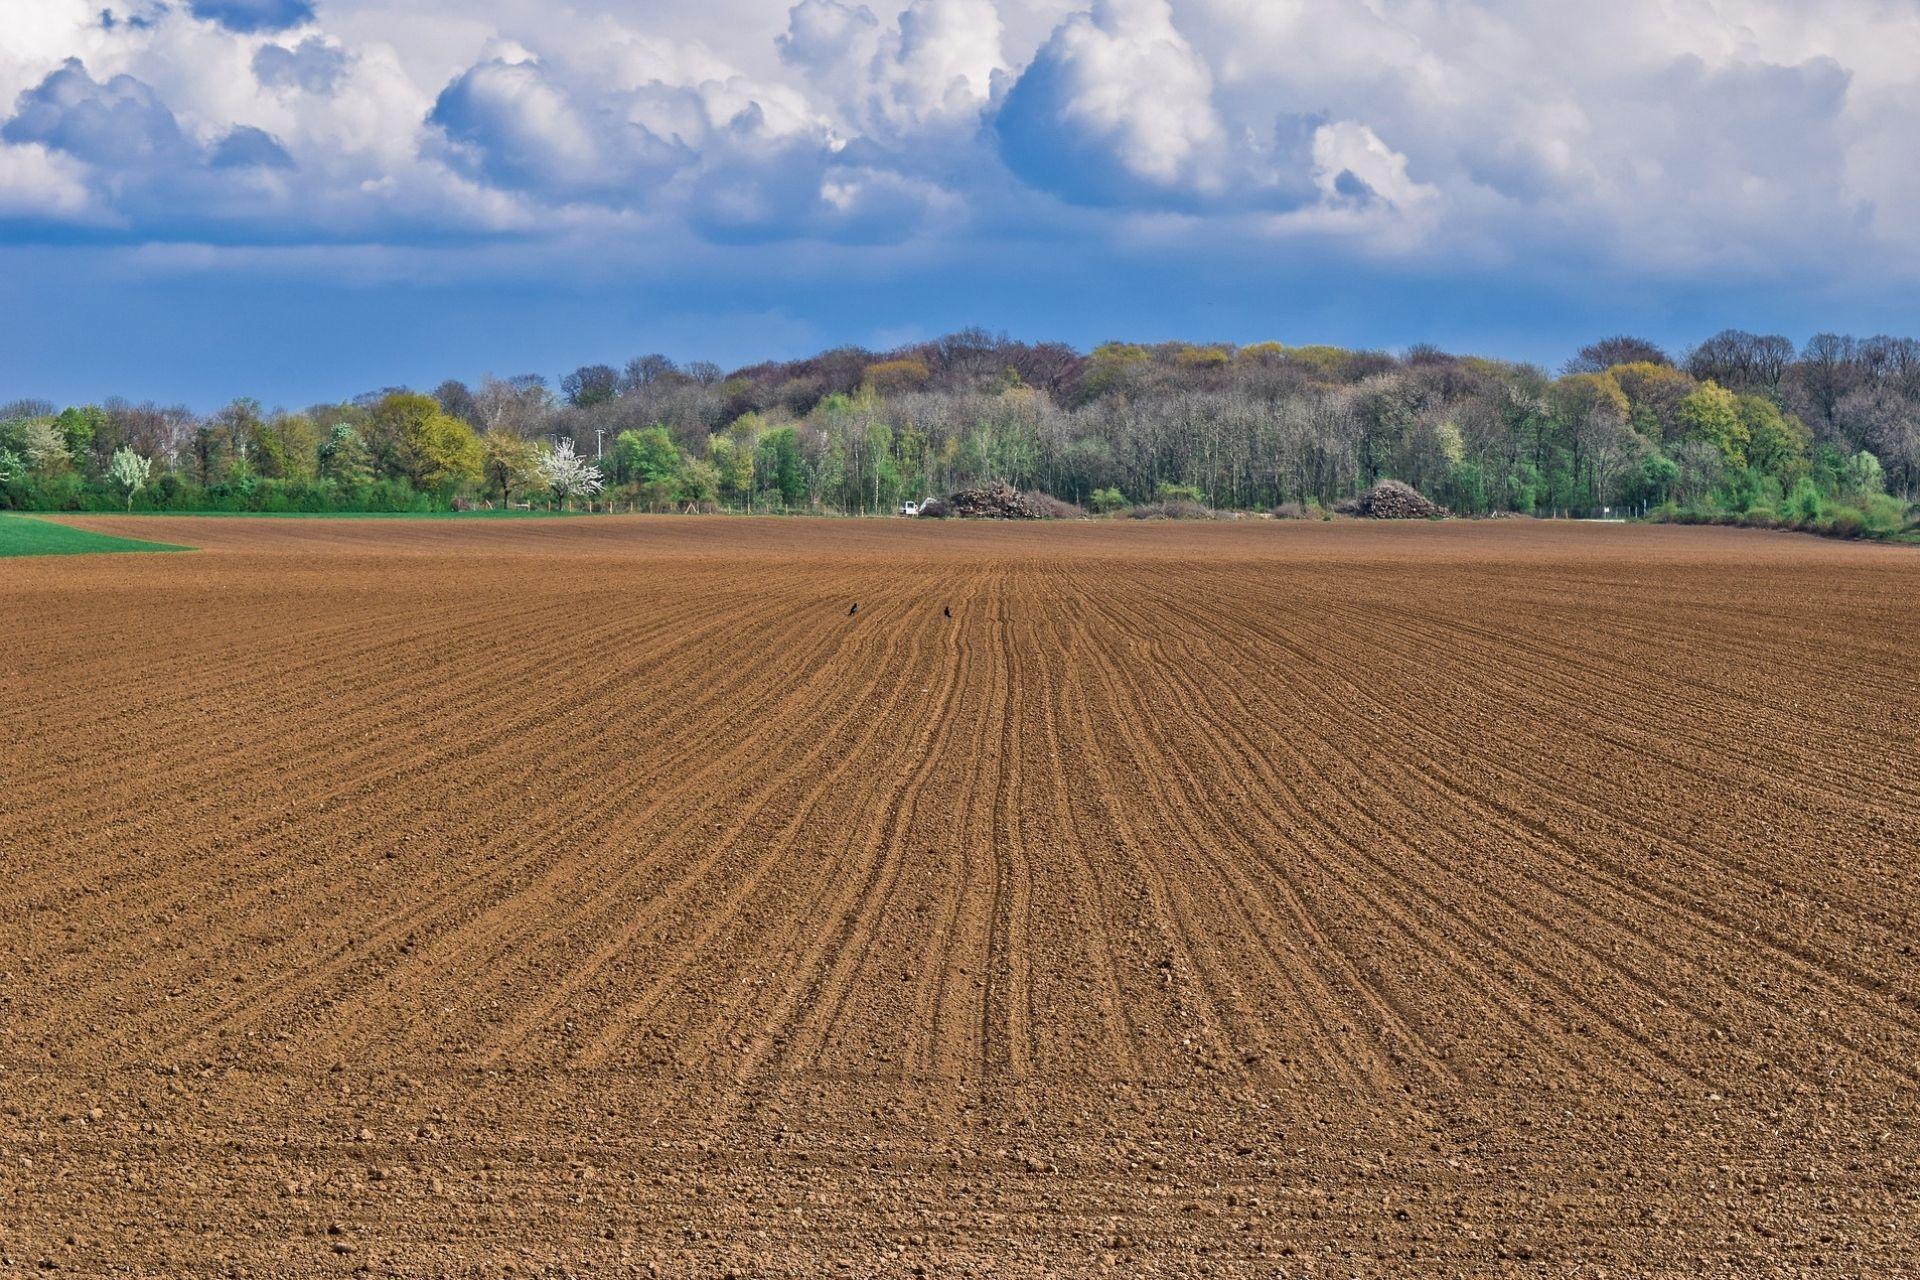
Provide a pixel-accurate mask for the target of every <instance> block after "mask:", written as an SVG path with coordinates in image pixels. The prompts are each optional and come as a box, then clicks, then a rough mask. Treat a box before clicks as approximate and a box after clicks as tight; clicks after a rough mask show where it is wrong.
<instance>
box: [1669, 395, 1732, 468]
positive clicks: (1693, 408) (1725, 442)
mask: <svg viewBox="0 0 1920 1280" xmlns="http://www.w3.org/2000/svg"><path fill="white" fill-rule="evenodd" d="M1675 416H1676V419H1677V421H1678V422H1679V425H1680V434H1681V436H1682V438H1684V439H1688V440H1703V441H1705V442H1706V443H1708V444H1710V445H1712V446H1713V447H1714V448H1715V449H1718V450H1719V451H1720V457H1721V458H1722V459H1723V460H1724V461H1725V462H1726V464H1727V465H1728V466H1729V467H1736V468H1739V467H1745V466H1746V465H1747V424H1746V423H1744V422H1742V421H1741V419H1740V402H1739V400H1738V398H1737V397H1735V396H1734V394H1733V392H1731V391H1728V390H1727V389H1726V388H1725V387H1723V386H1721V385H1720V384H1719V383H1717V382H1715V381H1713V380H1712V379H1711V378H1709V379H1708V380H1707V381H1706V382H1703V383H1701V384H1700V386H1699V387H1697V388H1695V389H1694V390H1693V391H1692V392H1691V393H1690V394H1689V395H1688V396H1687V398H1686V399H1684V400H1682V401H1681V402H1680V407H1679V410H1678V412H1677V414H1676V415H1675Z"/></svg>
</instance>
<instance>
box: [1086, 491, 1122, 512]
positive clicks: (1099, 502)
mask: <svg viewBox="0 0 1920 1280" xmlns="http://www.w3.org/2000/svg"><path fill="white" fill-rule="evenodd" d="M1091 501H1092V503H1093V509H1094V510H1095V511H1098V512H1099V513H1100V514H1101V515H1103V516H1104V515H1109V514H1111V513H1113V512H1115V511H1119V510H1121V509H1123V508H1124V507H1125V506H1126V505H1127V495H1126V494H1124V493H1122V492H1120V491H1119V490H1118V489H1115V488H1111V487H1109V488H1106V489H1095V490H1094V491H1093V495H1092V498H1091Z"/></svg>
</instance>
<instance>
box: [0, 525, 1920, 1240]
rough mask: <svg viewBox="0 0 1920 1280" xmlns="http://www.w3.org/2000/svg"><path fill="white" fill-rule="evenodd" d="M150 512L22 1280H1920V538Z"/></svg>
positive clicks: (22, 932)
mask: <svg viewBox="0 0 1920 1280" xmlns="http://www.w3.org/2000/svg"><path fill="white" fill-rule="evenodd" d="M83 523H85V524H86V525H87V527H90V528H95V529H98V530H101V531H104V532H109V533H121V534H125V535H127V536H131V537H138V538H144V539H149V540H158V541H162V542H169V543H181V544H186V545H189V546H194V547H198V548H201V550H199V551H197V552H194V553H192V554H187V555H172V556H138V557H133V556H99V557H86V558H73V559H65V560H59V561H30V560H15V561H8V562H6V563H5V564H4V565H0V616H4V618H5V620H6V622H5V631H4V644H3V646H0V744H3V745H4V754H3V755H0V1273H6V1272H9V1271H15V1272H19V1273H22V1274H25V1273H38V1272H41V1271H55V1272H59V1271H69V1272H75V1273H80V1274H85V1275H109V1274H143V1275H164V1276H197V1275H243V1276H296V1275H297V1276H305V1275H330V1274H353V1273H356V1272H363V1273H368V1274H375V1275H407V1276H413V1275H502V1274H508V1273H513V1274H520V1275H528V1274H532V1275H618V1274H634V1273H640V1274H646V1273H647V1272H648V1269H649V1268H650V1267H652V1268H655V1269H657V1272H658V1273H659V1274H663V1275H713V1276H718V1275H725V1274H734V1275H738V1276H742V1277H753V1276H817V1275H847V1276H869V1275H884V1276H893V1275H903V1276H904V1275H916V1274H922V1273H925V1274H931V1275H953V1274H975V1273H985V1272H989V1271H990V1272H991V1273H992V1274H993V1275H995V1276H1008V1277H1027V1276H1041V1275H1082V1274H1097V1273H1102V1272H1109V1271H1110V1272H1113V1273H1117V1274H1124V1275H1159V1276H1189V1275H1208V1274H1210V1275H1216V1276H1275V1277H1297V1276H1329V1277H1333V1276H1337V1277H1347V1276H1424V1275H1435V1276H1454V1275H1458V1276H1484V1275H1491V1274H1507V1273H1513V1274H1528V1275H1541V1276H1556V1277H1557V1276H1601V1275H1608V1276H1649V1275H1669V1274H1671V1275H1700V1274H1721V1275H1738V1276H1774V1275H1783V1274H1802V1273H1807V1274H1825V1275H1833V1276H1864V1275H1903V1274H1915V1273H1916V1272H1917V1271H1920V1166H1917V1165H1916V1157H1917V1156H1920V955H1916V949H1917V948H1920V933H1917V932H1916V911H1917V910H1920V852H1917V851H1920V755H1917V754H1916V748H1917V745H1920V743H1917V730H1916V726H1920V649H1917V648H1916V643H1917V638H1920V594H1916V592H1917V589H1920V558H1916V556H1915V554H1914V553H1913V552H1912V551H1911V550H1907V549H1901V548H1881V547H1869V546H1854V545H1846V544H1840V543H1834V542H1823V541H1818V540H1814V539H1811V538H1802V537H1797V536H1787V535H1768V534H1760V533H1751V532H1740V531H1730V530H1711V529H1705V530H1699V529H1662V528H1639V527H1626V526H1607V527H1589V526H1561V525H1550V524H1536V523H1532V522H1519V521H1515V522H1498V523H1485V524H1447V525H1427V524H1420V525H1417V526H1411V527H1399V526H1392V527H1378V526H1362V525H1352V524H1339V525H1333V526H1322V525H1318V524H1277V523H1264V522H1261V523H1251V522H1250V523H1245V524H1238V525H1221V526H1185V527H1182V526H1165V525H1162V526H1146V527H1142V526H1131V527H1122V526H1117V525H1111V524H1104V523H1102V524H1092V525H1073V526H1049V527H1031V528H1013V527H978V526H967V527H962V526H957V525H936V526H928V525H924V524H912V523H908V522H810V521H756V520H746V519H712V518H710V519H705V520H700V519H691V520H674V519H648V518H618V517H616V518H606V519H575V520H556V521H529V522H512V523H505V522H503V523H488V522H412V521H339V520H328V521H294V520H260V521H244V520H163V519H134V520H119V519H92V520H88V521H85V522H83ZM855 602H857V603H858V605H859V610H858V612H857V613H856V614H850V613H849V608H850V606H851V605H853V604H854V603H855ZM947 611H950V612H951V617H948V616H946V613H947Z"/></svg>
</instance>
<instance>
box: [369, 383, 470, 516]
mask: <svg viewBox="0 0 1920 1280" xmlns="http://www.w3.org/2000/svg"><path fill="white" fill-rule="evenodd" d="M373 421H374V425H375V429H376V431H377V432H378V433H379V434H380V435H381V436H382V437H383V438H384V439H386V440H387V441H389V442H390V444H391V447H392V449H393V451H394V456H395V459H396V461H398V462H399V464H400V466H401V467H402V468H404V469H405V471H406V475H407V478H408V479H409V480H411V481H412V482H413V485H414V487H415V488H417V489H422V490H426V491H428V492H433V493H450V492H452V491H453V490H455V489H458V488H459V487H461V486H462V485H469V484H476V483H478V482H479V480H480V469H481V465H482V463H483V461H484V455H483V452H482V450H481V448H480V437H478V436H476V435H475V434H474V433H473V428H472V427H470V426H468V425H467V424H466V423H464V422H462V421H460V419H458V418H453V417H449V416H448V415H447V414H446V412H445V411H443V410H442V409H441V408H440V404H439V402H438V401H437V400H435V399H434V398H433V397H432V396H423V395H416V394H414V393H413V392H410V391H396V392H394V393H393V394H392V395H389V396H387V397H386V398H385V399H383V400H382V401H380V403H379V404H377V405H375V406H374V409H373Z"/></svg>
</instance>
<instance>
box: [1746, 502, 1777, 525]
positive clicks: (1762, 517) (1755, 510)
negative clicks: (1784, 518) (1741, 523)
mask: <svg viewBox="0 0 1920 1280" xmlns="http://www.w3.org/2000/svg"><path fill="white" fill-rule="evenodd" d="M1747 524H1748V525H1749V526H1750V527H1751V528H1755V529H1773V528H1777V527H1779V524H1780V521H1779V520H1778V519H1777V518H1776V517H1775V516H1774V514H1773V508H1772V507H1748V508H1747Z"/></svg>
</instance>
